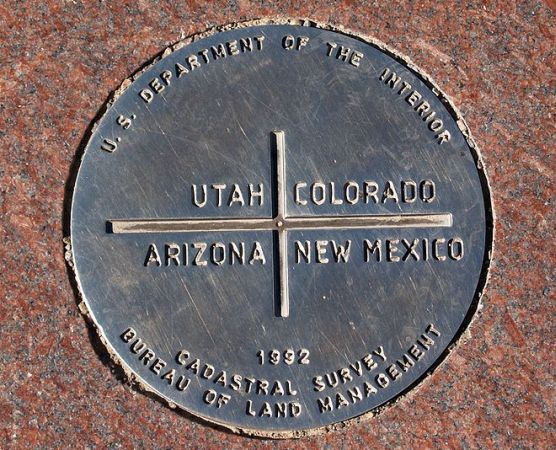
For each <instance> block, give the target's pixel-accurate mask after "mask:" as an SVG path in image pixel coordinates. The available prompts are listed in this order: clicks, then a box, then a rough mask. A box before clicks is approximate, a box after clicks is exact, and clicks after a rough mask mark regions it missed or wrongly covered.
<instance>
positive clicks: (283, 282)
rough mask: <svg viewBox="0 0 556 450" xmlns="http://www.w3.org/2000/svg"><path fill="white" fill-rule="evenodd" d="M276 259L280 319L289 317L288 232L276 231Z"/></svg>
mask: <svg viewBox="0 0 556 450" xmlns="http://www.w3.org/2000/svg"><path fill="white" fill-rule="evenodd" d="M278 259H279V264H280V317H288V316H289V315H290V293H289V283H288V232H287V231H286V230H283V229H282V230H278Z"/></svg>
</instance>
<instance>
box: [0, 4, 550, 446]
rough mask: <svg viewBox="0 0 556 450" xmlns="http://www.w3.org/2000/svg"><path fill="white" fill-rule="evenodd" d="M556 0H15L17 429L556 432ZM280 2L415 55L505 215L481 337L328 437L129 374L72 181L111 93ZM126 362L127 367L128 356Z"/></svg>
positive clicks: (17, 439) (2, 163)
mask: <svg viewBox="0 0 556 450" xmlns="http://www.w3.org/2000/svg"><path fill="white" fill-rule="evenodd" d="M554 9H555V5H554V2H553V1H550V2H547V3H543V2H534V1H530V2H519V3H518V4H516V2H513V1H507V2H502V1H500V2H487V1H485V2H471V1H462V2H453V3H446V2H439V1H419V2H397V1H389V2H379V1H375V2H359V1H354V0H352V1H348V0H346V1H344V2H335V1H331V0H328V1H317V0H312V1H309V2H306V3H304V4H303V6H298V5H296V4H294V3H291V2H283V3H281V2H249V1H234V0H229V1H225V2H214V3H210V4H209V3H204V2H201V1H189V2H185V3H179V4H178V2H167V3H166V2H160V3H159V2H151V1H145V0H139V1H137V0H135V1H125V2H120V1H118V2H109V1H104V2H98V1H95V2H93V1H91V2H80V1H73V2H72V1H62V0H59V1H54V0H50V1H28V2H11V1H8V2H6V1H4V2H1V3H0V33H1V34H0V36H1V40H0V75H1V76H0V236H1V239H2V250H3V251H2V259H1V261H2V262H1V266H0V267H1V269H0V448H5V447H19V448H24V447H25V448H27V447H49V448H67V447H76V448H82V447H88V448H94V447H98V448H104V447H110V448H129V447H136V448H153V447H155V448H162V447H165V448H168V447H207V446H211V447H220V446H225V447H228V448H242V447H247V446H249V447H271V446H276V447H283V448H288V447H291V446H292V445H293V444H295V445H305V446H308V447H312V448H320V447H324V446H327V447H334V448H336V447H343V448H351V447H352V446H355V447H362V446H370V447H373V448H377V447H400V448H407V447H413V448H418V447H446V446H448V447H453V448H474V447H478V446H480V447H499V448H507V447H520V448H521V447H536V448H549V447H552V448H554V447H555V446H556V436H555V429H556V426H555V422H556V420H555V409H556V407H555V404H556V401H555V394H554V390H555V386H554V384H555V383H554V380H555V372H556V364H555V357H554V340H555V336H556V330H555V324H556V320H555V308H554V304H555V303H554V297H555V296H554V291H555V288H556V286H555V284H554V261H555V260H556V249H555V245H554V236H553V234H554V233H553V229H554V228H555V221H554V208H553V205H552V202H553V198H552V197H553V194H554V187H553V183H552V181H553V179H554V178H555V170H554V169H555V163H554V159H553V158H554V153H555V152H554V149H555V147H556V146H555V137H554V136H555V135H556V130H555V128H556V127H555V125H554V105H555V95H554V94H555V93H554V86H555V84H554V79H555V74H554V67H555V59H554V48H555V31H556V27H555V26H554V23H555V21H554ZM277 14H281V15H288V16H292V17H309V18H312V19H315V20H318V21H321V22H329V23H332V24H336V25H342V26H345V27H347V28H351V29H353V30H354V31H356V32H360V33H363V34H369V35H372V36H374V37H375V38H378V39H380V40H382V41H383V42H385V43H387V44H389V45H390V46H392V47H393V48H395V49H397V50H399V51H401V52H403V53H404V54H406V55H407V56H409V57H410V58H412V59H413V60H414V61H415V62H416V63H417V64H418V65H419V66H421V67H422V68H423V69H425V71H427V72H428V73H429V74H431V76H432V77H433V79H434V80H435V81H436V82H437V83H438V84H439V85H440V86H441V87H442V88H443V90H444V91H445V92H446V93H448V95H450V96H451V97H452V99H453V100H454V103H455V104H456V106H457V107H459V108H460V109H461V111H462V112H463V114H464V116H465V117H466V119H467V121H468V124H469V126H470V127H471V129H472V131H473V133H474V136H475V138H476V140H477V141H478V143H479V145H480V147H481V148H482V152H483V155H484V158H485V161H486V164H487V169H488V174H489V176H490V180H491V183H492V190H493V197H494V205H495V208H496V214H497V224H496V247H495V263H494V267H493V268H492V276H491V280H490V283H489V285H488V287H487V290H486V295H485V297H484V299H483V301H484V307H483V310H482V312H481V314H480V315H479V317H478V318H477V319H476V321H475V322H474V324H473V325H472V327H471V330H470V331H471V337H470V338H469V339H468V340H467V342H465V343H463V344H461V345H460V347H459V348H458V349H457V350H456V352H455V353H454V354H453V355H451V356H450V357H449V358H448V360H447V362H446V363H445V364H444V365H443V366H441V367H440V368H439V370H438V371H437V372H436V373H435V374H434V375H433V376H432V377H431V378H430V379H429V380H428V381H426V382H425V383H424V385H423V387H422V388H421V389H420V390H418V391H417V392H416V393H413V394H411V395H409V396H408V397H407V398H405V399H403V400H401V401H400V402H399V403H398V404H397V405H394V406H393V407H391V408H389V409H387V410H386V411H385V412H383V413H382V414H381V415H380V416H379V417H376V418H373V419H370V420H368V421H365V422H364V423H361V424H357V425H354V426H352V427H350V428H349V429H347V430H340V431H336V432H333V433H329V434H324V435H321V436H318V437H311V438H306V439H303V440H301V441H296V442H295V443H292V442H291V441H289V442H288V441H281V442H276V441H265V440H257V439H249V438H243V437H239V436H234V435H232V434H229V433H226V432H222V431H219V430H216V429H214V428H211V427H209V426H206V425H202V424H200V423H199V422H197V421H195V420H192V419H191V418H188V417H184V416H183V415H180V414H178V413H176V412H173V411H171V410H170V409H168V408H167V407H165V406H163V405H162V403H160V402H158V401H155V400H153V399H152V398H149V397H147V396H146V395H142V394H140V393H138V392H137V391H136V390H134V389H133V388H130V387H129V386H127V385H125V384H124V383H123V382H122V377H121V374H120V372H119V371H118V370H117V369H114V368H112V366H111V365H110V363H109V358H108V356H107V354H106V353H105V352H104V351H103V350H102V349H101V346H100V345H99V343H98V341H97V340H96V339H95V338H94V337H93V336H92V332H91V331H90V329H89V327H88V326H87V324H86V322H85V320H84V319H83V317H82V316H81V315H80V313H79V311H78V308H77V306H76V298H75V295H74V292H73V289H72V285H71V284H70V281H69V278H68V273H67V270H66V265H65V262H64V251H63V246H62V237H63V235H64V230H63V225H62V224H63V221H62V218H63V211H64V196H65V186H66V182H67V180H68V178H69V177H70V172H71V166H72V162H73V159H74V156H75V154H76V153H77V151H78V148H79V146H80V143H81V140H82V139H83V137H84V135H85V133H86V130H87V128H88V127H89V125H90V123H91V122H92V121H93V119H94V118H95V116H96V114H97V113H98V111H99V110H100V108H101V106H102V104H103V103H104V101H105V100H106V98H107V97H108V95H109V93H110V92H112V91H113V90H114V89H116V88H117V87H118V86H119V84H120V83H121V82H122V80H123V79H125V78H126V77H127V76H128V75H129V74H131V73H132V72H134V71H136V70H137V69H138V68H139V67H140V66H142V65H143V64H144V63H145V62H147V61H149V60H150V59H152V58H153V57H154V56H155V55H156V54H157V53H159V52H160V51H161V50H163V49H164V48H165V47H166V46H168V45H169V44H171V43H173V42H175V41H176V40H178V39H180V38H181V37H185V36H187V35H189V34H192V33H196V32H199V31H202V30H204V29H206V28H207V27H210V26H213V25H219V24H224V23H228V22H234V21H239V20H244V19H251V18H256V17H269V16H274V15H277ZM111 372H113V373H111Z"/></svg>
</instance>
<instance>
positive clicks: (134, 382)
mask: <svg viewBox="0 0 556 450" xmlns="http://www.w3.org/2000/svg"><path fill="white" fill-rule="evenodd" d="M263 25H293V26H301V27H312V28H318V29H322V30H328V31H333V32H337V33H340V34H343V35H346V36H348V37H351V38H353V39H356V40H358V41H361V42H363V43H365V44H368V45H371V46H373V47H375V48H377V49H379V50H381V51H382V52H384V53H386V54H387V55H388V56H390V57H392V58H393V59H394V60H396V61H397V62H399V63H400V64H402V65H403V66H405V67H407V68H408V69H409V70H410V71H411V72H413V73H414V74H415V75H416V76H417V77H418V78H419V79H421V80H422V81H423V82H424V83H425V84H426V85H427V87H429V88H430V89H431V91H432V92H433V93H434V95H436V96H437V97H438V98H439V100H440V101H441V102H442V104H443V105H444V106H445V107H446V110H447V111H448V113H449V114H450V115H451V116H452V118H453V119H454V120H455V122H456V124H457V125H458V128H459V129H460V131H461V133H462V134H463V136H464V138H465V140H466V142H467V145H468V146H469V149H470V151H471V154H472V156H473V159H474V161H475V165H476V167H477V171H478V174H479V178H480V181H481V188H482V192H483V200H484V204H485V217H486V230H485V233H486V237H485V255H484V257H483V264H482V268H481V276H480V279H479V281H478V284H477V289H476V292H475V295H474V298H473V301H472V303H471V305H470V307H469V310H468V311H467V314H466V316H465V318H464V320H463V322H462V324H461V326H460V328H459V329H458V331H457V332H456V334H455V335H454V338H453V339H452V341H451V342H450V344H449V345H448V346H447V347H446V349H445V350H444V351H443V352H442V354H441V355H440V356H439V357H438V358H437V359H436V361H435V362H434V363H433V364H432V365H431V366H430V367H429V369H428V370H427V371H426V372H425V373H424V374H422V375H421V376H420V377H419V378H418V379H417V380H416V381H415V382H414V383H413V384H412V385H410V386H408V387H407V388H406V389H405V390H403V391H402V392H400V393H399V394H398V395H396V396H395V397H394V398H392V399H390V400H388V401H386V402H385V403H383V404H382V405H380V406H378V407H376V408H374V409H372V410H370V411H367V412H365V413H363V414H360V415H359V416H356V417H353V418H350V419H347V420H344V421H340V422H336V423H334V424H330V425H326V426H320V427H315V428H308V429H304V430H293V431H264V430H259V429H251V428H244V427H237V426H234V425H231V424H229V423H225V422H221V421H218V420H215V419H214V418H212V417H206V416H204V415H201V414H199V413H197V412H192V411H190V410H188V409H187V408H184V407H182V406H179V405H176V403H174V402H173V401H172V400H171V399H169V398H167V397H166V396H165V395H163V394H162V393H160V392H158V391H156V390H155V389H153V388H152V387H150V385H149V384H148V383H147V382H146V381H145V380H143V379H142V378H141V377H140V376H139V375H138V374H136V373H135V372H134V371H133V370H132V369H131V367H129V366H128V365H127V364H126V362H125V361H124V359H123V358H122V357H120V355H119V354H118V353H117V352H116V350H115V349H114V348H113V347H112V346H111V344H110V342H109V341H108V340H107V339H106V337H105V334H104V331H103V328H102V326H100V324H99V323H98V322H97V321H96V319H95V316H94V312H93V311H92V309H91V308H90V306H89V304H88V302H87V299H86V298H85V296H84V295H83V290H82V288H81V283H80V280H79V275H78V273H77V269H76V267H75V264H74V255H73V250H72V245H71V237H70V236H67V237H64V238H63V244H64V258H65V260H66V263H67V265H68V267H69V272H71V274H72V275H73V278H74V280H72V281H75V287H76V288H77V289H76V291H77V296H78V299H77V302H78V307H79V310H80V312H81V313H82V315H83V316H84V317H85V319H86V321H87V323H88V324H89V325H90V326H91V327H92V328H93V329H94V330H95V333H96V334H97V336H98V338H99V339H100V342H101V343H102V345H103V346H104V348H105V349H106V351H107V352H108V355H109V357H110V360H111V364H113V365H114V366H116V367H120V368H121V369H122V370H123V372H124V374H125V377H126V380H124V382H127V383H128V384H129V385H130V386H131V387H132V388H136V389H137V390H139V391H141V392H144V393H146V394H150V396H153V397H155V398H157V399H159V400H163V402H164V403H165V404H166V405H167V406H168V407H170V408H171V409H173V410H177V411H183V412H184V413H185V415H186V416H187V418H189V419H193V420H196V419H200V420H201V422H203V423H206V424H208V425H212V426H216V427H218V428H222V429H224V430H227V431H231V432H232V433H235V434H241V435H245V436H250V437H262V438H272V439H289V438H302V437H309V436H315V435H319V434H322V433H326V432H330V431H337V430H343V429H346V428H347V427H351V426H353V425H355V424H359V423H362V422H364V421H366V420H368V419H370V418H371V417H375V416H377V415H379V414H381V413H382V412H383V411H385V410H386V409H389V408H390V407H392V406H393V405H395V404H397V403H399V402H401V401H405V400H406V399H413V397H414V396H415V395H416V393H417V392H418V390H420V389H421V388H422V387H423V385H424V383H425V381H426V380H428V379H429V378H430V376H431V375H432V374H433V372H435V371H436V370H437V369H438V368H439V367H440V366H442V365H443V364H444V363H445V362H446V361H447V358H448V356H449V355H450V354H451V353H452V352H453V351H454V350H455V349H456V348H458V347H459V346H460V345H463V344H464V343H466V342H468V341H469V340H470V339H471V337H472V335H471V331H470V327H471V325H472V323H473V322H474V321H475V319H476V317H477V316H478V315H479V314H480V312H481V310H482V307H483V303H482V301H483V297H484V291H485V288H486V285H487V284H488V281H489V278H490V269H491V266H492V259H493V252H494V241H495V226H494V223H495V218H496V215H495V211H494V206H493V201H492V196H491V193H490V192H491V191H490V182H489V179H488V176H487V173H486V170H485V164H484V160H483V156H482V153H481V151H480V149H479V147H478V146H477V144H476V142H475V140H474V138H473V136H472V134H471V131H470V129H469V127H468V125H467V123H466V121H465V119H464V118H463V116H462V114H461V112H460V111H459V109H458V108H457V107H456V106H455V105H454V103H453V102H452V100H451V99H450V98H449V97H448V96H447V95H446V94H445V93H444V92H443V91H442V89H440V87H439V86H438V85H437V84H436V83H435V82H434V81H433V80H432V78H431V77H430V75H429V74H428V73H427V72H425V71H424V70H423V69H421V68H420V67H418V66H417V65H416V64H414V63H413V61H412V60H411V59H410V58H409V57H407V56H405V55H403V54H402V53H400V52H398V51H396V50H394V49H393V48H391V47H390V46H388V45H386V44H384V43H383V42H381V41H379V40H378V39H375V38H373V37H370V36H367V35H365V34H363V33H359V32H355V31H352V30H350V29H348V28H345V27H342V26H338V25H331V24H325V23H322V22H319V21H314V20H311V19H308V18H301V19H300V18H289V17H281V16H275V17H269V18H259V19H252V20H246V21H240V22H235V23H230V24H227V25H221V26H215V27H211V28H208V29H206V30H205V31H202V32H199V33H195V34H192V35H190V36H188V37H185V38H183V39H180V40H178V41H177V42H175V43H174V44H172V45H170V46H168V47H167V48H166V49H164V50H163V51H162V52H161V53H159V54H158V55H157V56H156V57H155V58H153V59H152V60H151V61H150V62H148V63H146V64H145V65H143V66H142V67H141V68H140V69H138V70H137V71H136V72H135V73H133V74H132V75H131V76H130V77H128V78H126V79H125V80H124V81H123V82H122V83H121V84H120V86H119V87H118V88H117V89H116V90H115V91H114V92H112V93H111V94H110V95H109V97H108V99H107V100H106V102H105V103H104V105H103V106H102V107H101V109H100V111H99V113H98V114H97V116H96V119H95V120H94V123H93V124H92V126H90V128H89V131H88V133H86V134H85V136H84V137H83V139H82V141H81V145H80V146H79V151H80V153H81V154H79V152H78V153H77V154H76V163H77V164H75V167H74V168H73V169H74V170H75V175H77V173H78V170H79V166H80V163H81V161H82V160H83V157H84V156H85V153H86V152H87V148H88V143H89V141H90V139H91V137H92V135H93V134H94V132H95V131H96V129H97V127H98V125H99V123H100V122H101V121H102V119H103V118H104V116H105V115H106V113H107V112H108V110H109V109H110V108H111V106H112V105H113V104H114V102H115V101H116V100H117V99H118V98H119V97H120V96H121V95H122V94H123V93H124V92H126V91H127V89H128V88H129V87H130V86H131V84H132V83H133V82H134V81H135V80H136V79H137V78H139V76H141V75H142V74H143V73H144V72H146V71H147V70H149V69H150V68H151V67H152V66H154V65H155V64H157V63H158V62H159V61H161V60H163V59H164V58H166V57H168V56H169V55H171V54H172V53H173V52H175V51H177V50H180V49H181V48H183V47H186V46H187V45H189V44H191V43H193V42H196V41H198V40H201V39H205V38H207V37H210V36H213V35H215V34H217V33H220V32H225V31H230V30H235V29H242V28H247V27H253V26H263ZM76 179H77V176H75V177H73V179H72V181H73V185H72V186H70V189H68V193H71V205H70V208H71V206H73V195H74V191H75V181H76ZM67 195H69V194H67ZM69 212H70V211H68V213H69ZM68 217H69V218H68V219H67V220H69V222H70V224H71V214H68ZM68 229H69V230H70V235H71V225H70V227H69V228H68Z"/></svg>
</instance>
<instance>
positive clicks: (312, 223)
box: [107, 213, 452, 234]
mask: <svg viewBox="0 0 556 450" xmlns="http://www.w3.org/2000/svg"><path fill="white" fill-rule="evenodd" d="M451 226H452V214H450V213H438V214H382V215H378V214H377V215H369V216H334V217H331V216H326V217H288V218H284V219H282V220H281V221H276V220H274V219H271V218H254V219H253V218H245V219H143V220H125V219H114V220H109V221H108V223H107V230H108V232H111V233H115V234H124V233H188V232H195V231H263V230H278V229H282V230H310V229H342V228H343V229H364V228H427V227H451Z"/></svg>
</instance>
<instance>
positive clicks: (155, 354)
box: [71, 21, 492, 437]
mask: <svg viewBox="0 0 556 450" xmlns="http://www.w3.org/2000/svg"><path fill="white" fill-rule="evenodd" d="M172 50H173V51H167V52H165V53H164V55H163V58H161V59H160V60H158V61H156V62H155V63H153V64H152V65H151V66H149V67H147V68H146V69H144V70H143V71H142V72H141V73H140V74H138V75H137V76H135V77H134V79H133V81H132V82H128V83H125V84H124V88H122V89H121V90H120V91H119V92H118V93H117V95H116V98H115V99H114V100H113V101H112V102H111V103H110V104H109V107H108V108H107V111H106V113H105V114H104V116H103V117H102V118H101V119H100V120H99V122H98V124H97V125H96V127H95V128H94V130H93V133H92V136H91V137H90V140H89V142H88V145H87V147H86V149H85V152H84V155H83V158H82V162H81V165H80V168H79V172H78V175H77V178H76V182H75V188H74V193H73V203H72V209H71V243H72V251H73V262H74V267H75V276H76V279H77V283H78V286H79V289H80V291H81V294H82V296H83V300H84V302H85V304H86V306H87V308H88V310H89V312H90V315H91V317H92V320H93V321H94V323H95V324H96V326H97V327H98V331H99V334H100V336H101V337H102V339H103V341H104V342H105V343H106V346H107V348H108V349H109V351H110V353H111V354H112V355H113V357H114V358H115V359H116V360H117V361H118V362H119V363H120V364H122V366H123V367H124V369H125V370H126V371H127V372H128V373H129V374H133V377H134V378H135V379H136V380H137V381H138V383H140V384H141V385H142V386H143V387H145V388H146V389H148V390H152V391H154V392H156V393H157V394H158V395H160V396H161V397H163V398H164V399H166V400H167V401H168V402H170V403H171V404H173V405H176V406H178V407H180V408H183V409H184V410H187V411H189V412H191V413H193V414H195V415H197V416H199V417H202V418H204V419H206V420H208V421H210V422H213V423H217V424H220V425H223V426H225V427H228V428H231V429H234V430H236V431H238V430H239V431H242V432H245V433H249V434H257V435H265V436H276V437H284V436H299V435H302V434H304V433H306V432H308V431H310V430H314V429H319V428H323V427H330V426H331V425H333V424H336V423H339V422H342V423H345V422H346V421H348V420H350V419H353V418H356V417H359V416H361V415H363V414H365V413H368V412H371V411H376V409H377V408H378V407H380V406H383V405H385V404H387V403H388V402H390V401H391V400H393V399H395V398H396V397H397V396H399V395H401V394H403V393H405V392H407V390H408V389H410V388H411V387H414V386H415V385H416V384H417V383H418V382H419V381H421V380H422V379H423V378H424V377H425V376H426V374H429V373H430V372H431V371H432V370H433V369H434V368H435V367H436V365H437V364H438V363H439V362H440V361H441V360H442V359H443V357H444V356H445V355H446V353H447V348H448V347H449V346H450V345H451V344H452V343H454V342H455V341H456V340H457V338H458V337H459V336H460V334H461V332H462V330H463V329H464V327H465V326H467V324H468V323H469V321H470V319H471V316H472V315H473V313H474V312H475V310H476V307H477V304H478V301H479V297H480V293H481V290H482V289H483V287H484V283H485V280H486V272H487V269H488V264H489V260H490V249H491V245H492V212H491V207H490V199H489V193H488V186H487V182H486V178H485V174H484V172H483V169H482V165H481V162H480V157H479V155H478V152H477V150H476V148H475V145H474V144H473V141H472V140H471V138H470V137H469V133H468V131H467V127H466V125H465V123H464V122H463V120H462V119H461V118H460V117H459V116H458V114H457V112H456V111H455V110H454V108H453V107H452V106H451V104H450V103H449V101H448V100H447V99H446V98H445V97H444V95H443V94H441V93H440V91H439V89H438V88H436V87H435V86H434V84H433V83H432V82H431V81H430V80H429V79H428V77H426V76H425V75H423V74H422V73H421V72H419V71H418V70H417V69H416V68H415V66H413V65H412V64H411V63H409V62H408V61H407V60H406V59H404V58H403V57H401V56H399V55H398V54H395V53H394V52H393V51H391V50H388V49H387V48H386V47H385V46H384V45H382V44H379V43H377V42H375V41H373V40H369V39H366V38H361V37H357V36H354V35H351V34H346V33H343V32H338V31H334V30H332V29H330V28H327V27H322V26H315V25H309V24H308V23H303V22H293V21H290V22H283V23H264V24H263V23H261V22H255V23H250V24H247V25H242V26H236V27H228V28H226V29H224V31H220V32H216V31H214V32H209V33H205V34H204V35H203V38H202V39H194V40H191V41H189V42H188V43H186V44H185V43H181V44H179V45H177V46H175V48H173V49H172Z"/></svg>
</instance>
